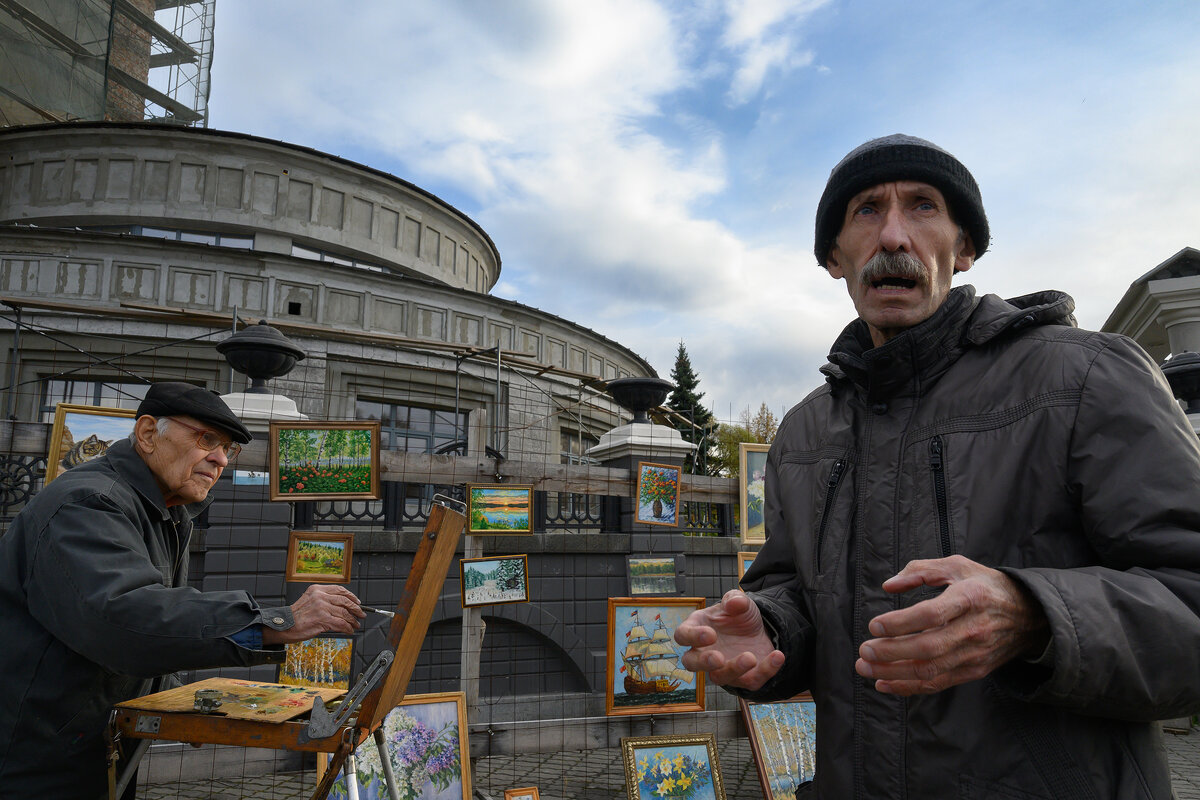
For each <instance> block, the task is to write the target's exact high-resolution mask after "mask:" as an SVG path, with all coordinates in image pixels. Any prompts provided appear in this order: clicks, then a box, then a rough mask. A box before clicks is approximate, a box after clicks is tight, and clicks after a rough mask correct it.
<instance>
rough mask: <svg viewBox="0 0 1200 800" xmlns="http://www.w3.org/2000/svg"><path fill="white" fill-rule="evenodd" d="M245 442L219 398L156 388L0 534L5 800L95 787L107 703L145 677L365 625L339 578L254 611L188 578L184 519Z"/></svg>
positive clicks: (242, 595) (73, 794) (100, 782)
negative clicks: (119, 433) (91, 454)
mask: <svg viewBox="0 0 1200 800" xmlns="http://www.w3.org/2000/svg"><path fill="white" fill-rule="evenodd" d="M250 438H251V437H250V432H249V431H248V430H247V429H246V426H245V425H243V424H242V422H241V420H239V419H238V418H237V417H236V416H235V415H234V414H233V412H231V411H230V410H229V408H228V407H227V406H226V405H225V403H224V402H222V401H221V399H220V398H219V397H218V396H217V395H216V394H214V393H212V392H210V391H207V390H205V389H200V388H198V387H196V386H192V385H191V384H187V383H174V382H168V383H156V384H154V385H153V386H151V387H150V389H149V391H147V393H146V397H145V399H144V400H143V401H142V403H141V405H140V406H139V407H138V410H137V418H136V421H135V422H134V427H133V433H132V434H130V436H129V439H128V440H121V441H118V442H116V443H114V444H113V445H112V446H111V447H110V448H109V449H108V451H107V452H106V453H105V454H104V455H103V456H100V457H99V458H96V459H94V460H92V461H89V462H87V463H85V464H81V465H79V466H77V467H75V468H74V469H71V470H69V471H67V472H65V473H63V474H62V475H61V476H59V477H58V478H57V479H56V480H54V481H53V482H51V483H50V484H49V485H48V486H47V487H46V488H45V489H43V490H42V491H41V492H39V493H38V494H37V495H36V496H35V497H34V498H33V500H32V501H30V503H29V505H27V506H26V507H25V508H24V509H23V510H22V511H21V513H20V514H19V515H18V516H17V518H16V519H14V520H13V522H12V524H11V525H10V526H9V530H8V532H7V533H6V534H5V535H4V536H3V538H0V620H3V626H4V631H5V636H4V647H3V648H0V679H2V680H3V684H4V687H5V697H4V699H3V701H0V798H9V797H23V798H24V797H54V798H83V799H86V800H95V798H97V797H100V796H101V795H102V794H103V793H104V792H105V785H106V781H105V741H104V731H105V725H106V723H107V719H108V714H109V711H110V709H111V708H112V706H113V704H115V703H118V702H120V701H122V700H128V699H130V698H132V697H136V696H139V695H141V694H144V693H146V692H147V691H152V690H154V689H155V688H156V687H153V686H152V685H151V684H152V681H151V680H150V679H154V678H157V677H159V676H163V675H167V674H169V673H172V672H176V671H178V670H185V669H203V668H210V667H222V666H248V665H251V664H264V663H271V662H279V661H282V660H283V657H284V650H283V647H282V645H283V644H285V643H288V642H299V641H303V640H305V639H309V638H311V637H313V636H315V635H317V634H320V633H325V632H336V633H352V632H353V631H354V630H356V629H357V628H358V627H359V620H360V619H362V618H363V617H364V616H365V615H364V613H363V611H362V609H361V608H360V606H359V602H358V599H357V598H356V597H355V596H354V595H353V594H351V593H350V592H349V591H347V590H346V589H345V588H344V587H341V586H329V585H320V586H318V585H314V586H310V587H309V588H308V590H307V591H306V592H305V593H304V595H303V596H301V598H300V599H299V600H298V601H297V602H296V603H294V604H293V605H292V606H290V607H281V608H262V607H260V606H259V605H258V603H256V602H255V600H254V598H252V597H251V596H250V595H249V594H247V593H246V592H243V591H224V592H200V591H197V590H196V589H193V588H191V587H189V586H188V585H187V562H188V539H189V536H190V534H191V530H192V520H193V519H194V518H195V517H196V515H197V514H199V513H200V512H201V511H202V510H203V509H204V508H205V506H206V505H207V504H208V503H209V502H211V501H210V500H208V499H207V498H208V493H209V491H210V490H211V489H212V488H213V486H214V485H215V484H216V482H217V479H218V478H220V477H221V473H222V472H223V471H224V469H225V467H226V466H227V465H228V463H229V459H230V458H231V457H233V456H235V455H237V453H238V451H239V450H240V449H241V445H242V444H245V443H247V442H249V441H250Z"/></svg>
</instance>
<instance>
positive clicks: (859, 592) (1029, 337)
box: [743, 286, 1200, 800]
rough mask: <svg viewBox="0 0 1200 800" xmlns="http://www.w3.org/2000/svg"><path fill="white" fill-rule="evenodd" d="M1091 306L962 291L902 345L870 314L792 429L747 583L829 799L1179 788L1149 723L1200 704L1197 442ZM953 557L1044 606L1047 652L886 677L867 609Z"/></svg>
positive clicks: (773, 464)
mask: <svg viewBox="0 0 1200 800" xmlns="http://www.w3.org/2000/svg"><path fill="white" fill-rule="evenodd" d="M1073 308H1074V304H1073V302H1072V301H1071V299H1070V298H1069V297H1067V296H1066V295H1064V294H1061V293H1057V292H1043V293H1039V294H1034V295H1029V296H1026V297H1022V298H1017V299H1015V300H1009V301H1005V300H1002V299H1000V298H998V297H996V296H994V295H988V296H985V297H982V298H976V296H975V291H974V289H973V288H972V287H970V286H964V287H959V288H956V289H954V290H953V291H952V292H951V293H950V295H949V297H948V298H947V301H946V302H945V303H944V304H943V305H942V307H941V308H940V309H939V310H938V311H937V312H936V313H935V314H934V316H932V317H931V318H930V319H928V320H926V321H925V322H923V323H921V324H920V325H918V326H916V327H914V328H912V329H909V330H908V331H905V332H904V333H903V334H901V335H900V336H897V337H896V338H894V339H892V340H891V341H889V342H888V343H886V344H885V345H883V346H882V347H878V348H874V349H871V343H870V338H869V336H868V335H867V331H866V327H865V325H864V324H863V323H861V321H859V322H855V323H853V324H851V325H850V326H849V327H848V328H847V329H846V330H845V331H844V332H843V334H842V335H841V337H840V338H839V339H838V340H837V343H836V344H835V345H834V348H833V352H832V354H831V355H830V364H828V365H827V366H826V367H825V368H823V371H824V372H825V373H826V375H827V377H828V382H827V383H826V385H824V386H823V387H821V388H820V389H818V390H816V391H814V392H813V393H812V394H811V395H809V396H808V397H807V398H806V399H805V400H804V401H803V402H801V403H800V404H799V405H798V406H796V407H795V408H793V409H792V410H791V411H790V412H789V413H788V414H787V416H786V417H785V418H784V420H783V422H782V423H781V425H780V427H779V432H778V435H777V437H776V439H775V441H774V444H773V445H772V447H771V451H770V454H769V456H768V461H767V476H766V512H765V513H766V524H767V532H768V536H769V538H768V540H767V543H766V544H765V545H764V547H763V549H762V552H761V553H760V554H759V555H758V557H756V558H755V559H754V563H753V565H752V567H751V568H750V570H748V572H747V574H746V577H745V580H744V581H743V586H744V587H745V588H747V589H748V590H751V591H752V593H753V594H752V596H753V597H754V600H755V601H756V603H757V604H758V606H759V608H760V609H761V611H762V613H763V615H764V616H765V618H766V619H767V621H768V623H769V624H770V625H771V626H772V627H773V628H774V629H775V631H776V632H777V644H778V645H779V647H780V649H781V650H783V652H784V653H785V654H786V655H787V661H786V663H785V665H784V667H783V670H782V671H781V673H780V674H779V675H777V676H776V678H775V679H773V681H772V682H771V683H770V684H769V685H767V686H765V687H764V688H763V690H761V691H760V692H758V693H756V695H755V696H757V697H759V698H762V699H765V698H768V697H771V698H778V697H786V696H790V695H792V694H794V693H796V692H799V691H801V690H804V689H811V691H812V693H813V695H814V697H815V699H816V704H817V737H818V740H817V768H816V778H815V783H814V786H813V787H812V789H813V792H814V794H815V796H817V797H820V798H826V799H827V800H846V799H847V798H864V799H865V798H870V800H884V799H885V798H896V799H897V800H899V799H900V798H910V799H911V800H916V798H923V799H924V798H938V799H939V800H941V799H944V798H1011V799H1012V800H1043V799H1044V800H1066V799H1074V798H1105V799H1107V798H1120V799H1121V800H1137V799H1138V798H1159V799H1165V798H1169V797H1170V796H1171V787H1170V777H1169V774H1168V770H1167V765H1166V760H1165V756H1164V753H1163V749H1162V743H1161V739H1160V737H1161V734H1160V728H1159V726H1158V725H1157V724H1155V723H1153V722H1152V721H1153V720H1159V719H1165V718H1172V717H1179V716H1185V715H1189V714H1191V713H1194V712H1196V711H1197V710H1198V709H1200V617H1198V616H1197V614H1198V612H1200V447H1198V445H1197V438H1196V435H1195V433H1193V431H1192V429H1191V426H1190V425H1189V424H1188V422H1187V419H1186V418H1185V416H1184V415H1183V413H1182V412H1181V410H1180V408H1179V405H1178V404H1177V403H1176V401H1175V400H1174V399H1173V398H1172V396H1171V392H1170V390H1169V388H1168V387H1167V384H1166V381H1165V380H1164V379H1163V377H1162V374H1161V372H1160V371H1159V369H1158V368H1157V366H1156V365H1155V364H1154V363H1153V361H1152V360H1151V359H1150V358H1149V357H1148V356H1147V355H1146V354H1145V353H1144V352H1143V351H1142V350H1141V349H1140V348H1139V347H1138V346H1137V345H1136V344H1134V343H1132V342H1131V341H1129V340H1128V339H1126V338H1124V337H1121V336H1115V335H1110V334H1102V333H1093V332H1088V331H1083V330H1080V329H1078V328H1076V327H1074V318H1073V317H1072V316H1071V312H1072V310H1073ZM955 553H959V554H962V555H963V556H965V557H967V558H969V559H972V560H974V561H977V562H979V563H982V564H985V565H988V566H992V567H995V568H998V569H1001V570H1003V571H1004V572H1006V573H1007V574H1008V575H1010V576H1011V577H1012V578H1014V579H1015V580H1017V581H1019V582H1020V583H1022V584H1023V585H1024V586H1026V587H1028V589H1029V590H1030V591H1031V592H1032V593H1033V595H1034V596H1035V597H1036V598H1037V600H1038V601H1039V602H1040V603H1041V604H1042V606H1043V608H1044V609H1045V612H1046V615H1047V617H1048V618H1049V621H1050V628H1051V632H1052V643H1051V647H1050V650H1049V651H1048V654H1047V656H1046V657H1045V658H1044V659H1043V663H1040V664H1039V663H1029V662H1025V661H1021V660H1017V661H1013V662H1010V663H1009V664H1008V665H1006V666H1005V667H1003V668H1002V669H1000V670H998V671H996V672H994V673H993V674H992V675H991V676H989V677H988V678H986V679H984V680H980V681H975V682H972V683H968V684H965V685H962V686H958V687H954V688H951V689H948V690H945V691H942V692H940V693H937V694H933V695H928V696H918V697H910V698H900V697H894V696H888V695H884V694H881V693H879V692H877V691H875V690H874V688H873V687H872V684H871V682H870V681H867V680H865V679H862V678H860V677H858V676H857V675H856V673H855V671H854V662H855V658H856V656H857V651H858V647H859V645H860V644H861V643H862V642H863V641H864V640H865V639H867V638H869V634H868V633H867V623H868V622H869V621H870V620H871V619H872V618H873V617H875V616H877V615H878V614H881V613H883V612H885V611H890V610H892V609H894V608H899V607H902V606H908V605H911V604H913V603H915V602H917V601H918V600H922V599H925V598H927V597H931V596H933V595H934V593H935V592H936V591H937V590H934V589H924V590H918V591H914V592H910V593H907V594H904V595H900V596H895V595H890V594H888V593H886V592H884V591H883V589H882V588H881V584H882V583H883V581H884V580H885V579H887V578H889V577H891V576H892V575H894V574H896V573H897V572H898V571H899V570H900V569H901V568H902V567H903V566H904V565H905V564H906V563H907V562H909V561H911V560H913V559H928V558H940V557H943V556H948V555H951V554H955Z"/></svg>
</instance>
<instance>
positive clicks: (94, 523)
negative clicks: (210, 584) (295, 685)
mask: <svg viewBox="0 0 1200 800" xmlns="http://www.w3.org/2000/svg"><path fill="white" fill-rule="evenodd" d="M25 581H26V583H25V586H24V589H25V592H26V596H27V597H28V602H29V610H30V613H31V614H32V615H33V616H34V617H35V618H36V619H37V620H38V622H40V623H41V624H42V625H43V626H44V627H45V628H46V629H47V630H48V631H50V632H51V633H52V634H53V635H54V636H55V637H57V638H58V639H59V640H60V641H62V642H64V643H65V644H67V646H69V647H71V648H72V649H73V650H75V651H76V652H78V653H80V654H81V655H82V656H84V657H85V658H87V659H89V660H91V661H93V662H95V663H97V664H100V665H101V666H103V667H104V668H106V669H108V670H110V671H112V672H116V673H120V674H123V675H132V676H135V677H154V676H158V675H162V674H165V673H169V672H175V671H178V670H182V669H203V668H208V667H218V666H239V665H249V664H255V663H263V662H267V661H276V660H279V654H278V653H277V652H276V651H268V650H261V651H254V650H248V649H245V648H242V647H239V646H237V645H236V644H234V643H233V642H232V641H231V640H230V639H228V638H226V637H228V636H230V635H231V634H233V633H235V632H237V631H239V630H242V629H243V628H245V627H246V626H248V625H251V624H254V623H258V622H263V621H264V620H263V618H262V616H263V614H262V611H261V610H260V609H259V608H258V606H257V604H256V603H255V602H254V600H253V599H252V598H251V597H250V596H249V595H248V594H247V593H245V592H242V591H223V592H199V591H197V590H195V589H193V588H191V587H187V586H182V587H174V588H169V587H167V586H165V585H164V583H163V576H162V574H161V573H160V572H159V570H158V569H156V568H155V566H154V564H153V562H152V560H151V558H150V555H149V552H148V551H147V548H146V544H145V540H144V538H143V535H142V533H141V532H140V531H139V529H138V524H137V522H136V520H134V519H132V518H131V517H130V516H129V515H128V514H127V513H126V512H125V511H124V510H123V509H122V508H121V506H120V503H119V502H117V501H116V500H114V498H113V497H111V496H109V495H107V494H106V493H103V492H91V493H88V494H86V495H82V496H76V497H72V498H70V500H69V501H68V502H66V503H64V504H63V505H62V506H61V507H60V508H59V509H58V510H57V511H56V512H55V513H54V514H53V515H52V516H51V517H50V518H49V519H48V520H47V521H46V524H45V525H43V527H42V529H41V530H40V531H38V532H37V535H36V543H35V546H34V547H33V548H32V552H31V554H30V562H29V564H28V566H27V569H26V572H25ZM273 613H275V612H273ZM288 621H289V622H290V617H289V620H288Z"/></svg>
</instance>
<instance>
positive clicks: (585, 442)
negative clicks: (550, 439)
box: [558, 428, 600, 464]
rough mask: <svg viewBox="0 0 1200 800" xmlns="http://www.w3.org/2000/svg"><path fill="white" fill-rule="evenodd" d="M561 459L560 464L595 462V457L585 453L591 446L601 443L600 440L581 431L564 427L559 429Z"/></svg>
mask: <svg viewBox="0 0 1200 800" xmlns="http://www.w3.org/2000/svg"><path fill="white" fill-rule="evenodd" d="M558 436H559V442H560V446H559V454H558V455H559V459H558V463H560V464H595V463H597V462H596V460H595V459H592V458H588V457H587V456H586V455H585V454H586V453H587V451H588V449H589V448H592V447H595V446H596V445H598V444H600V440H599V439H597V438H595V437H594V436H591V435H590V434H587V433H583V432H581V431H572V430H568V429H566V428H563V429H562V430H560V431H559V434H558Z"/></svg>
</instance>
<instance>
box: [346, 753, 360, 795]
mask: <svg viewBox="0 0 1200 800" xmlns="http://www.w3.org/2000/svg"><path fill="white" fill-rule="evenodd" d="M357 766H358V765H357V764H355V763H354V751H353V750H351V751H350V755H348V756H346V793H347V795H348V796H349V798H350V800H358V769H357Z"/></svg>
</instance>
